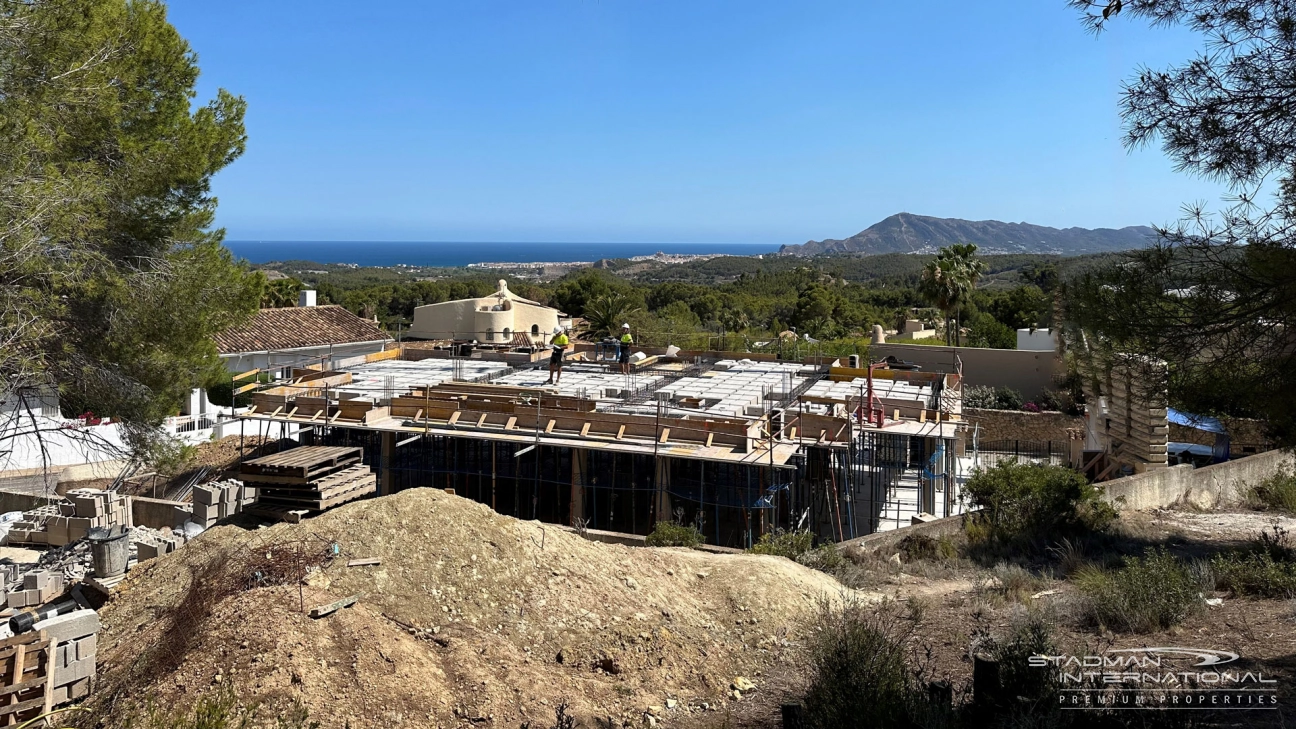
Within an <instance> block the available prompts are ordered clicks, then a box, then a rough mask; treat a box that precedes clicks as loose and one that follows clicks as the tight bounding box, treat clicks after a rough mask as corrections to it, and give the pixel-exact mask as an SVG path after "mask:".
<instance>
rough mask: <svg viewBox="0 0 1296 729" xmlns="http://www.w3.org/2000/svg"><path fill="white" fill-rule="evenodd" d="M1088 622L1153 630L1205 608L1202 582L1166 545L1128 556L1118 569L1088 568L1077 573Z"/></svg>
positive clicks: (1138, 630) (1127, 630)
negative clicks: (1167, 549)
mask: <svg viewBox="0 0 1296 729" xmlns="http://www.w3.org/2000/svg"><path fill="white" fill-rule="evenodd" d="M1075 582H1076V585H1077V586H1078V587H1079V588H1080V592H1081V594H1082V596H1083V597H1082V604H1081V612H1082V615H1083V616H1084V618H1085V619H1086V620H1087V622H1089V623H1091V624H1093V625H1096V626H1101V627H1106V628H1110V629H1112V630H1115V631H1118V632H1125V633H1152V632H1156V631H1160V630H1165V629H1167V628H1170V627H1172V626H1174V625H1178V624H1179V623H1180V622H1182V621H1183V620H1184V619H1185V618H1187V617H1188V616H1190V615H1193V614H1195V613H1197V612H1200V611H1201V609H1202V605H1203V602H1202V596H1201V585H1200V584H1199V583H1198V579H1197V577H1196V576H1194V575H1193V573H1192V572H1191V571H1190V570H1189V569H1188V567H1187V566H1186V565H1185V564H1184V563H1183V562H1182V561H1181V560H1179V559H1178V558H1176V557H1175V556H1174V555H1172V554H1170V553H1169V552H1167V551H1166V550H1165V549H1164V548H1156V549H1149V550H1148V551H1147V552H1146V553H1145V554H1144V556H1143V557H1141V558H1140V557H1127V558H1126V559H1125V566H1124V567H1122V568H1120V569H1117V570H1101V569H1097V568H1092V567H1090V568H1085V569H1083V570H1081V571H1080V572H1078V573H1077V574H1076V576H1075Z"/></svg>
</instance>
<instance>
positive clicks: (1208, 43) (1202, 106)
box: [1066, 0, 1296, 444]
mask: <svg viewBox="0 0 1296 729" xmlns="http://www.w3.org/2000/svg"><path fill="white" fill-rule="evenodd" d="M1070 5H1072V6H1073V7H1075V8H1077V9H1079V10H1080V11H1081V13H1082V14H1083V18H1084V20H1085V22H1086V23H1087V24H1088V25H1089V26H1090V27H1091V28H1093V29H1095V30H1102V29H1104V28H1105V27H1107V26H1108V25H1109V24H1110V23H1112V22H1116V20H1117V19H1120V18H1126V17H1128V18H1134V19H1141V20H1144V21H1147V22H1150V23H1152V24H1154V25H1182V26H1186V27H1188V28H1190V29H1192V30H1194V31H1197V32H1198V33H1200V34H1201V35H1202V36H1203V39H1204V44H1203V50H1202V52H1201V53H1200V54H1198V55H1197V56H1196V57H1195V58H1192V59H1189V60H1187V61H1185V62H1184V63H1182V64H1180V65H1178V66H1172V67H1170V68H1167V69H1164V70H1154V69H1143V70H1140V71H1139V73H1138V75H1137V76H1136V77H1135V78H1134V79H1133V80H1131V81H1130V82H1129V83H1128V84H1127V85H1126V88H1125V91H1124V94H1123V96H1122V99H1121V104H1120V106H1121V114H1122V117H1123V119H1124V123H1125V128H1126V135H1125V143H1126V145H1127V146H1130V147H1136V146H1141V145H1147V144H1153V143H1157V142H1159V143H1160V144H1161V146H1162V149H1163V150H1164V151H1165V153H1166V154H1167V155H1168V156H1169V157H1170V158H1171V159H1172V160H1173V161H1174V162H1175V164H1176V166H1177V167H1178V169H1180V170H1183V171H1185V172H1189V173H1192V174H1196V175H1199V176H1203V177H1206V178H1209V179H1215V180H1220V181H1223V182H1226V183H1227V184H1228V185H1229V186H1230V187H1231V188H1232V190H1233V193H1232V198H1231V200H1232V201H1231V203H1230V204H1228V205H1226V207H1225V209H1224V210H1223V211H1221V212H1220V213H1218V214H1215V215H1210V214H1208V213H1207V212H1206V210H1204V209H1203V208H1201V207H1200V206H1198V207H1194V208H1190V209H1189V210H1188V213H1187V215H1186V216H1185V218H1184V220H1182V221H1181V222H1180V223H1178V224H1176V225H1174V226H1169V227H1164V228H1161V229H1159V231H1158V233H1159V235H1160V242H1159V244H1158V245H1157V246H1155V247H1153V248H1151V249H1149V250H1146V251H1140V252H1136V253H1132V254H1128V255H1126V256H1125V257H1124V259H1123V260H1121V261H1120V262H1119V263H1117V264H1116V265H1112V266H1109V267H1107V268H1104V269H1100V270H1098V271H1095V272H1092V273H1090V274H1088V275H1086V276H1084V277H1082V278H1081V279H1080V280H1079V281H1078V282H1076V283H1075V284H1074V285H1071V286H1069V287H1067V294H1066V307H1067V313H1068V317H1069V319H1071V320H1072V321H1073V322H1074V323H1075V324H1076V325H1077V330H1076V331H1074V332H1072V334H1071V336H1069V337H1068V339H1069V340H1070V341H1071V344H1072V347H1073V348H1075V349H1076V350H1077V351H1080V352H1082V353H1083V354H1084V355H1085V356H1086V357H1088V358H1089V359H1090V360H1093V361H1095V362H1097V363H1098V366H1102V363H1103V362H1105V361H1107V360H1108V359H1109V358H1110V357H1112V356H1114V353H1117V352H1132V353H1138V354H1142V355H1145V357H1144V358H1142V359H1141V360H1140V361H1143V362H1147V363H1148V364H1149V367H1148V372H1147V373H1145V374H1147V376H1148V377H1153V376H1155V374H1156V372H1157V371H1158V367H1157V366H1156V362H1157V361H1158V360H1163V361H1165V362H1167V363H1168V364H1169V365H1170V366H1169V367H1168V368H1166V369H1165V370H1164V371H1165V373H1166V375H1165V379H1166V380H1167V381H1166V382H1164V383H1161V384H1164V385H1165V386H1167V387H1168V389H1169V391H1170V393H1171V399H1172V402H1174V403H1176V404H1178V405H1179V406H1181V407H1185V408H1187V409H1190V410H1194V411H1198V412H1207V413H1210V412H1214V413H1219V414H1233V415H1251V416H1259V417H1263V418H1265V419H1266V420H1267V421H1268V423H1269V425H1270V428H1271V435H1273V436H1274V437H1275V438H1276V439H1278V440H1279V441H1280V442H1282V443H1285V444H1292V443H1296V389H1294V388H1292V387H1291V386H1290V385H1291V383H1292V382H1293V381H1294V379H1296V346H1293V345H1296V341H1293V331H1296V330H1294V329H1293V326H1294V325H1296V239H1294V238H1293V226H1294V225H1296V215H1294V213H1296V176H1294V175H1293V170H1296V115H1293V114H1292V113H1291V109H1292V108H1293V105H1294V104H1296V84H1294V83H1293V78H1296V77H1294V75H1293V73H1294V69H1296V7H1294V6H1293V5H1292V4H1291V3H1290V2H1286V1H1285V0H1126V1H1125V2H1115V1H1113V2H1105V1H1104V2H1098V1H1095V0H1071V2H1070ZM1262 191H1263V192H1262ZM1269 194H1272V195H1273V198H1272V201H1271V202H1270V203H1268V204H1262V196H1267V195H1269ZM1158 386H1159V385H1158Z"/></svg>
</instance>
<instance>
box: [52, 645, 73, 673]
mask: <svg viewBox="0 0 1296 729" xmlns="http://www.w3.org/2000/svg"><path fill="white" fill-rule="evenodd" d="M76 659H77V650H76V644H75V643H60V644H59V646H58V648H56V649H55V655H54V665H55V666H56V667H57V668H67V666H68V664H70V663H75V662H76Z"/></svg>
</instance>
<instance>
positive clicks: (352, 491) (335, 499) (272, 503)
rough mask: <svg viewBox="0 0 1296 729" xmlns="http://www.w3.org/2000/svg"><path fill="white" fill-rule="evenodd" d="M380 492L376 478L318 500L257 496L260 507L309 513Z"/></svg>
mask: <svg viewBox="0 0 1296 729" xmlns="http://www.w3.org/2000/svg"><path fill="white" fill-rule="evenodd" d="M377 490H378V482H377V480H376V479H374V478H370V479H368V480H366V481H358V482H355V484H354V485H352V486H350V488H347V489H346V490H343V491H335V492H333V493H331V494H327V495H325V494H321V495H320V496H319V497H318V498H284V497H278V498H276V497H267V496H262V495H259V494H258V496H257V505H258V506H262V505H264V506H269V507H279V508H284V509H306V510H308V511H324V510H325V509H331V508H333V507H334V506H338V505H339V504H345V503H346V502H348V501H355V500H356V499H358V498H361V497H363V496H368V495H369V494H372V493H374V492H376V491H377Z"/></svg>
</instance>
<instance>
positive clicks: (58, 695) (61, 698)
mask: <svg viewBox="0 0 1296 729" xmlns="http://www.w3.org/2000/svg"><path fill="white" fill-rule="evenodd" d="M71 688H72V684H68V685H67V686H55V687H54V688H52V689H50V703H52V704H53V705H54V706H58V705H59V704H66V703H67V702H69V701H71V700H72V697H71V695H70V691H69V689H71Z"/></svg>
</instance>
